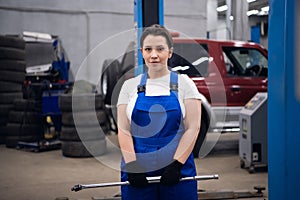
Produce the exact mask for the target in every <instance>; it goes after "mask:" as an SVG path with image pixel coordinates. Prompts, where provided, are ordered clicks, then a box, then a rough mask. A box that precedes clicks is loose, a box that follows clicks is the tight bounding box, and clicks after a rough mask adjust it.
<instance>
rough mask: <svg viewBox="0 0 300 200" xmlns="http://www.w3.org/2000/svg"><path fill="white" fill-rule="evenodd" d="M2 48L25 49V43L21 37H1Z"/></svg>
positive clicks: (0, 44)
mask: <svg viewBox="0 0 300 200" xmlns="http://www.w3.org/2000/svg"><path fill="white" fill-rule="evenodd" d="M0 46H1V47H13V48H17V49H25V41H24V40H23V38H20V37H13V36H7V35H0Z"/></svg>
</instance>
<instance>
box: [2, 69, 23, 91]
mask: <svg viewBox="0 0 300 200" xmlns="http://www.w3.org/2000/svg"><path fill="white" fill-rule="evenodd" d="M0 73H1V71H0ZM21 91H22V84H20V83H13V82H7V81H0V93H3V92H21Z"/></svg>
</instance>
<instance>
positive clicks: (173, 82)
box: [170, 71, 178, 91]
mask: <svg viewBox="0 0 300 200" xmlns="http://www.w3.org/2000/svg"><path fill="white" fill-rule="evenodd" d="M170 90H171V91H178V74H177V73H175V72H172V71H171V73H170Z"/></svg>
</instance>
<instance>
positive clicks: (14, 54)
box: [0, 47, 25, 60]
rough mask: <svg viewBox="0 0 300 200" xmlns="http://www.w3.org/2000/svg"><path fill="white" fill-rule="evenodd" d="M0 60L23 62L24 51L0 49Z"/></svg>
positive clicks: (7, 48)
mask: <svg viewBox="0 0 300 200" xmlns="http://www.w3.org/2000/svg"><path fill="white" fill-rule="evenodd" d="M0 59H8V60H25V50H23V49H16V48H12V47H0Z"/></svg>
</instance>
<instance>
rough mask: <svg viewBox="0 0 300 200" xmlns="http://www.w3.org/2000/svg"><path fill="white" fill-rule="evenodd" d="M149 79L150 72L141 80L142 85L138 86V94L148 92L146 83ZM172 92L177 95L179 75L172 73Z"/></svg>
mask: <svg viewBox="0 0 300 200" xmlns="http://www.w3.org/2000/svg"><path fill="white" fill-rule="evenodd" d="M147 77H148V71H146V72H145V73H144V74H143V75H142V78H141V81H140V84H139V85H138V86H137V92H138V93H140V92H145V91H146V82H147ZM170 91H173V92H175V94H176V95H177V92H178V74H177V73H175V72H172V71H171V72H170Z"/></svg>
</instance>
